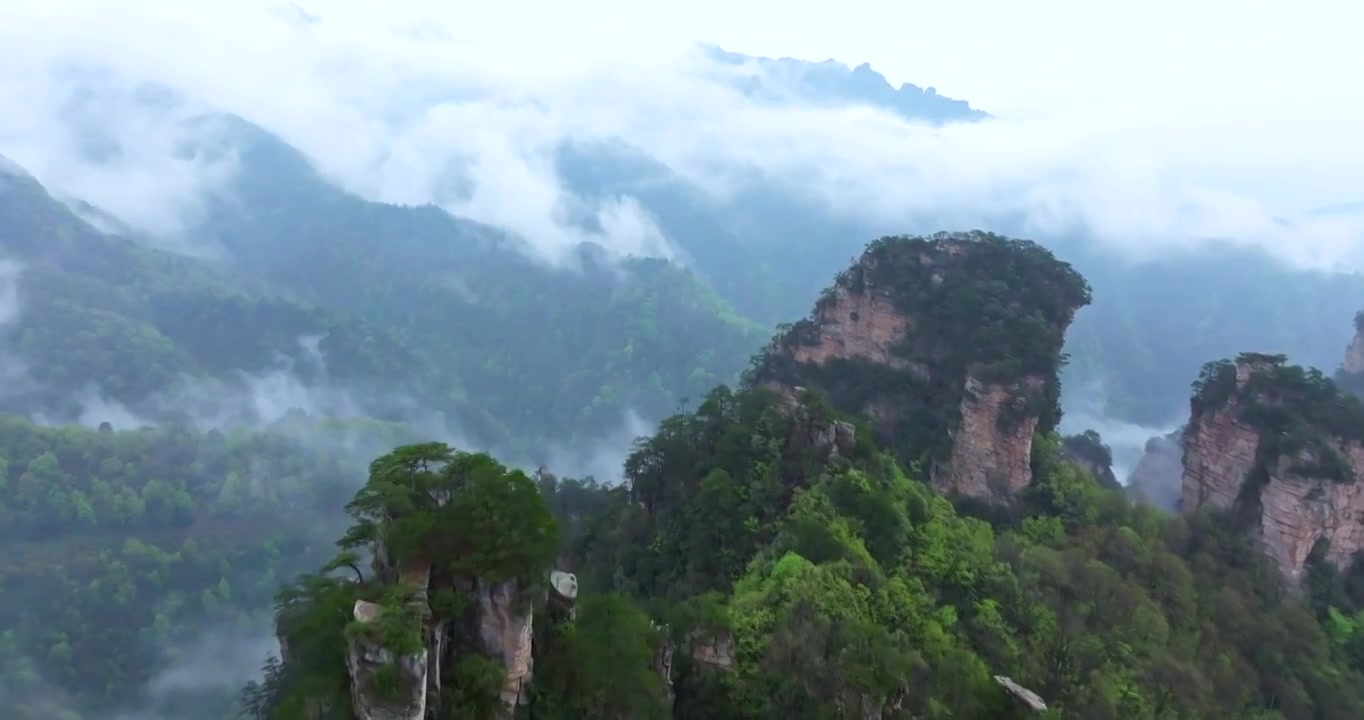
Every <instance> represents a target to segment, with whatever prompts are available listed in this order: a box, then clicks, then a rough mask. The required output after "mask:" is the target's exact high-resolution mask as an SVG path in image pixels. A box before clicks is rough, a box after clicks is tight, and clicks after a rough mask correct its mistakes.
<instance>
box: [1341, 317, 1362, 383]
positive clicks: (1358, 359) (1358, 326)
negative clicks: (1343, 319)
mask: <svg viewBox="0 0 1364 720" xmlns="http://www.w3.org/2000/svg"><path fill="white" fill-rule="evenodd" d="M1340 371H1341V372H1343V373H1347V374H1350V375H1364V311H1361V312H1359V313H1357V314H1356V315H1355V334H1354V337H1352V338H1350V344H1349V345H1347V346H1346V347H1345V359H1344V360H1343V361H1342V362H1341V363H1340Z"/></svg>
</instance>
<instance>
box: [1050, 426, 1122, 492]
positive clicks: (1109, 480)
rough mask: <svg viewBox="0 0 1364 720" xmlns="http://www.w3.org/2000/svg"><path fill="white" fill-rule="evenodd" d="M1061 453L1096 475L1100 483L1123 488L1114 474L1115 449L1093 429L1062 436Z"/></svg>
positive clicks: (1111, 487)
mask: <svg viewBox="0 0 1364 720" xmlns="http://www.w3.org/2000/svg"><path fill="white" fill-rule="evenodd" d="M1061 454H1062V455H1063V456H1064V457H1065V458H1066V460H1068V461H1069V462H1071V463H1072V464H1074V465H1075V466H1076V467H1079V468H1080V469H1081V470H1084V471H1085V472H1087V473H1089V474H1090V475H1092V476H1094V479H1095V480H1098V481H1099V484H1100V485H1103V486H1104V487H1106V488H1110V489H1113V490H1119V489H1121V488H1122V484H1121V483H1119V482H1118V477H1117V475H1114V474H1113V449H1112V448H1110V447H1108V446H1107V445H1105V444H1104V442H1103V438H1101V437H1099V433H1097V432H1094V431H1093V430H1086V431H1085V432H1083V433H1080V434H1079V435H1068V436H1066V437H1064V438H1061Z"/></svg>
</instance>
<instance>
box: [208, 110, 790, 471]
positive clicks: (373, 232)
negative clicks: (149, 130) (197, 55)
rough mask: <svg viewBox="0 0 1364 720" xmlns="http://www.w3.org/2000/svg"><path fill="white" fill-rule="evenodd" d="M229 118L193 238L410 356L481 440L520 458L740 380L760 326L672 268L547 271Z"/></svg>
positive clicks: (595, 256)
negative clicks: (369, 326) (232, 142)
mask: <svg viewBox="0 0 1364 720" xmlns="http://www.w3.org/2000/svg"><path fill="white" fill-rule="evenodd" d="M234 128H235V129H234V132H235V133H236V134H237V135H238V136H239V137H238V140H237V142H239V143H240V145H241V148H242V149H241V163H242V167H243V170H242V173H241V174H240V176H239V177H238V179H237V181H236V182H235V183H234V192H233V193H232V194H231V196H230V201H223V202H221V203H219V204H218V206H216V207H215V209H214V210H213V211H212V212H211V214H210V217H211V219H210V220H209V221H208V222H206V223H205V225H204V228H203V232H204V235H205V238H206V239H211V240H212V241H214V242H216V243H217V244H219V245H221V246H223V247H225V248H226V249H227V251H228V252H229V254H230V256H231V258H232V261H233V263H234V264H235V265H236V266H238V267H240V268H242V269H244V270H246V271H248V272H249V273H250V274H251V275H253V276H259V277H263V278H265V279H266V280H267V281H268V282H269V283H271V284H272V285H273V286H275V287H277V288H287V289H288V290H289V291H290V292H292V293H296V294H298V295H300V296H302V297H304V298H306V299H308V300H310V301H312V302H316V303H318V304H320V305H323V306H325V307H328V308H332V309H334V310H337V311H339V312H342V313H344V314H346V315H347V316H350V317H355V318H359V319H360V320H362V321H365V322H369V323H373V324H376V325H378V326H380V327H384V328H386V329H387V330H388V331H390V332H393V333H395V334H397V335H399V336H400V337H402V338H403V339H404V340H406V341H407V342H408V343H410V344H411V345H412V346H415V347H420V348H422V352H423V353H424V354H425V356H426V357H427V358H428V359H429V361H430V367H432V368H435V369H436V372H437V373H438V375H439V377H438V385H437V386H436V387H435V388H433V392H432V393H431V394H430V395H429V396H427V397H426V398H425V400H426V401H427V402H434V403H436V404H437V407H436V409H439V410H442V411H444V412H446V413H447V414H448V415H449V416H450V418H451V419H452V420H457V421H458V423H459V425H460V426H461V427H462V429H463V430H464V431H465V434H466V435H468V436H469V437H470V438H471V439H472V440H473V441H475V442H477V443H478V444H479V445H480V446H483V447H495V448H499V449H501V450H502V451H503V452H505V453H507V454H509V455H514V456H517V457H528V456H530V455H532V454H534V453H536V452H538V451H543V449H544V447H545V446H546V445H548V444H551V443H552V442H555V441H558V442H568V441H572V442H588V441H593V440H598V439H600V438H601V437H603V436H604V435H606V434H608V433H609V432H612V431H614V430H615V428H617V427H618V426H619V425H620V424H621V422H622V419H623V417H624V415H625V413H626V412H627V411H630V410H633V411H634V412H637V413H638V414H640V415H641V416H643V417H644V418H647V419H657V418H662V417H664V416H666V415H667V414H668V413H671V412H673V411H674V410H675V409H676V407H677V405H678V403H679V401H680V400H682V399H684V398H688V397H698V396H700V395H701V394H703V393H704V392H705V391H706V390H708V389H709V388H711V387H713V386H714V385H715V384H717V383H719V382H725V381H728V380H731V379H732V378H734V377H736V376H737V375H738V373H739V371H740V370H742V368H743V363H744V361H745V360H746V358H747V357H748V355H749V354H750V353H751V352H752V350H753V349H754V348H756V347H757V346H758V345H759V344H760V343H761V342H762V340H763V339H764V338H765V337H766V335H767V330H766V329H764V328H762V327H761V326H759V325H756V324H754V323H751V322H749V321H747V320H744V319H742V318H740V317H739V316H738V315H736V314H735V313H734V312H733V311H731V310H730V309H729V307H728V305H727V304H726V303H725V302H724V301H722V300H721V299H719V297H718V296H716V295H714V294H713V293H712V292H711V291H710V290H708V289H706V287H705V286H704V285H702V284H701V283H700V282H699V281H697V280H696V279H695V278H694V277H693V276H692V274H691V273H690V272H689V271H687V270H686V269H684V268H681V267H679V266H677V265H675V264H673V263H669V262H665V261H663V260H659V259H649V258H627V259H619V258H611V257H608V256H607V254H606V252H605V251H604V249H602V248H600V247H595V246H591V245H585V246H582V247H579V248H577V249H575V250H574V251H573V252H572V253H570V254H569V256H568V257H567V258H565V259H564V261H563V262H564V267H561V268H558V269H555V268H550V267H546V265H545V264H544V263H543V262H541V261H537V260H536V259H533V258H531V257H528V255H527V253H526V252H525V251H524V250H523V249H522V248H521V247H520V246H519V245H518V243H520V242H521V241H520V240H518V239H516V238H512V237H508V236H506V235H505V234H504V233H501V232H500V231H497V230H495V229H493V228H490V227H487V226H483V225H479V224H476V223H473V222H470V221H467V220H463V219H460V218H456V217H454V216H451V215H450V214H448V213H446V212H445V211H444V210H441V209H439V208H436V207H433V206H423V207H403V206H395V205H385V204H382V203H376V202H367V201H364V200H362V199H361V198H359V197H356V196H354V195H351V194H348V193H345V192H342V191H341V190H340V189H338V188H336V187H334V186H332V185H330V184H328V183H327V182H326V181H325V180H324V179H323V178H322V177H320V176H319V175H318V174H317V172H316V171H315V170H314V169H313V168H312V167H311V166H310V164H309V163H308V162H307V160H306V159H304V158H303V156H302V155H301V154H299V153H298V152H297V151H296V150H294V149H293V148H290V147H288V146H287V145H284V144H283V143H281V142H280V141H279V140H278V139H276V138H274V137H271V136H268V135H266V134H264V133H263V132H261V131H260V130H259V128H254V127H252V126H249V125H246V124H245V123H240V124H239V125H238V126H234ZM471 338H476V339H477V341H476V342H470V339H471Z"/></svg>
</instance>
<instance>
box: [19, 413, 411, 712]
mask: <svg viewBox="0 0 1364 720" xmlns="http://www.w3.org/2000/svg"><path fill="white" fill-rule="evenodd" d="M314 432H319V433H330V434H334V435H333V436H334V437H336V438H338V439H340V438H343V437H344V436H345V435H346V434H347V428H344V427H338V426H335V425H333V426H330V427H327V428H323V429H320V430H319V429H316V428H314ZM392 437H395V438H396V437H401V435H393V436H392ZM337 447H339V446H334V447H332V448H329V449H328V451H327V452H326V453H318V452H311V451H307V450H305V449H304V447H302V446H301V445H300V444H299V443H298V442H297V441H294V440H291V439H290V438H289V437H288V436H287V435H286V434H283V433H279V432H277V433H274V434H267V433H254V432H241V431H237V432H231V433H220V432H210V433H207V434H200V433H194V432H190V431H187V430H183V429H175V428H166V429H146V430H135V431H127V432H114V431H96V430H89V429H83V428H77V427H64V428H44V427H39V426H36V425H34V424H32V423H29V422H27V421H25V420H21V419H18V418H14V417H0V594H3V596H4V598H5V602H4V603H3V604H0V628H2V629H3V630H0V688H2V689H3V690H4V692H0V715H2V716H4V717H6V718H16V720H40V719H43V720H46V719H48V718H79V717H86V716H85V715H82V714H77V713H78V712H84V711H95V710H99V711H102V712H108V711H113V710H117V709H120V708H131V707H140V708H144V709H145V708H149V707H150V708H152V709H154V710H160V711H165V712H168V713H170V715H171V716H172V717H176V716H178V714H177V711H176V709H177V708H179V709H180V710H179V711H180V712H185V710H184V708H185V707H191V708H194V709H195V710H196V711H197V712H199V713H201V714H197V715H196V717H203V718H206V720H216V718H215V715H214V713H215V712H216V713H218V715H217V716H216V717H223V718H226V717H228V716H229V712H230V711H231V708H232V703H233V700H234V699H235V698H234V694H233V692H232V688H231V687H224V686H223V684H224V683H231V682H233V680H234V678H236V677H240V676H228V677H220V678H218V679H217V680H216V682H217V683H219V685H218V686H217V687H216V688H215V687H214V685H213V683H214V682H215V680H214V679H213V678H212V677H209V678H204V679H202V680H200V681H199V682H198V686H197V687H190V688H188V690H186V691H185V692H184V693H181V694H183V695H184V697H177V691H176V689H175V688H174V687H170V688H168V689H163V690H162V691H159V692H157V693H156V694H154V695H152V694H148V693H149V690H150V685H151V683H152V681H153V680H154V679H156V678H158V677H160V676H162V675H163V674H165V673H167V672H168V671H170V670H171V669H173V668H174V667H175V666H176V665H177V664H180V663H183V662H186V661H189V660H191V659H194V658H195V657H196V655H197V656H202V657H203V658H206V657H209V656H210V655H208V653H216V654H218V656H220V657H221V656H222V655H223V654H230V652H231V648H230V647H227V646H229V645H231V644H232V643H234V642H241V641H243V639H245V638H249V639H251V640H253V641H259V640H263V638H260V633H261V627H262V618H261V616H260V611H261V610H262V609H264V608H267V607H268V606H269V599H270V598H271V597H272V596H273V594H274V593H275V592H276V590H277V589H278V586H279V584H280V583H281V582H283V581H284V580H286V579H287V578H289V577H290V576H292V575H293V574H295V573H297V572H298V571H299V570H301V569H303V568H305V567H307V566H308V565H311V564H313V563H315V562H317V561H318V559H320V558H321V557H323V556H321V555H319V549H320V547H321V546H322V545H321V544H320V543H319V541H321V542H323V543H325V538H326V537H327V535H328V534H330V532H332V531H334V529H335V526H336V524H337V523H336V520H335V518H336V517H337V516H338V515H339V513H338V512H337V510H338V508H339V507H340V503H342V502H344V498H345V497H346V495H348V494H349V493H350V492H351V490H352V489H353V488H354V487H355V485H356V483H357V482H358V478H356V474H355V473H354V472H353V470H352V469H351V468H352V467H353V465H351V464H350V463H349V462H348V461H347V460H346V459H345V458H344V457H343V456H340V455H338V454H337V453H336V449H337ZM210 631H217V633H216V634H217V636H219V647H216V648H209V649H204V648H199V649H197V650H196V649H195V646H196V644H197V643H198V642H199V641H201V640H202V639H203V638H204V637H205V634H206V633H209V632H210ZM199 662H201V663H204V664H205V665H207V666H208V667H215V666H214V665H213V664H212V663H207V662H206V661H205V660H203V659H200V660H199ZM216 671H217V672H230V670H226V669H225V668H223V667H222V666H220V665H219V666H216ZM237 672H241V670H240V669H239V670H238V671H237ZM189 684H190V685H192V686H193V685H195V683H194V682H191V683H189ZM206 691H207V692H206ZM177 702H182V703H185V705H177V704H176V703H177ZM215 702H216V703H217V705H216V707H215V705H214V703H215ZM63 713H67V714H63Z"/></svg>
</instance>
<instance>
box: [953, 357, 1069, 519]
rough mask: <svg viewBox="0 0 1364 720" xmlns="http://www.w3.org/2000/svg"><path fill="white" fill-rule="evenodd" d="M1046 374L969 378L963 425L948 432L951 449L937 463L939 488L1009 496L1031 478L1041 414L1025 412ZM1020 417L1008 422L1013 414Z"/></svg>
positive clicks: (967, 379)
mask: <svg viewBox="0 0 1364 720" xmlns="http://www.w3.org/2000/svg"><path fill="white" fill-rule="evenodd" d="M1045 382H1046V380H1045V378H1041V377H1036V376H1030V377H1025V378H1023V379H1022V380H1020V381H1019V382H1018V383H1015V384H1014V385H1013V386H1006V385H1001V384H998V383H986V382H983V381H981V380H979V379H977V378H975V377H971V376H968V377H967V378H966V388H965V392H964V393H963V394H962V399H961V408H960V410H959V412H960V416H961V420H960V424H959V425H958V426H957V427H956V428H954V429H952V430H950V431H948V432H949V434H950V435H951V437H952V452H951V455H950V457H949V459H948V462H947V464H946V465H940V466H938V467H937V468H935V472H934V473H933V483H934V485H936V486H938V489H940V490H942V491H944V492H948V493H955V494H959V495H968V496H971V497H1007V496H1010V495H1013V494H1015V493H1017V492H1018V491H1020V490H1022V489H1023V488H1025V487H1027V486H1028V483H1029V482H1030V481H1031V480H1032V467H1031V460H1032V436H1033V433H1034V432H1035V431H1036V430H1037V423H1038V419H1039V418H1038V417H1037V416H1036V415H1033V414H1030V413H1028V412H1027V411H1026V404H1027V402H1028V400H1027V399H1028V398H1029V397H1032V396H1034V395H1036V394H1037V393H1040V392H1041V390H1042V385H1043V384H1044V383H1045ZM1010 413H1012V414H1014V415H1016V416H1017V419H1016V420H1014V421H1013V422H1011V423H1005V422H1004V418H1005V417H1006V415H1008V414H1010Z"/></svg>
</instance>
